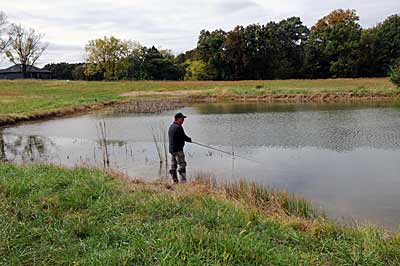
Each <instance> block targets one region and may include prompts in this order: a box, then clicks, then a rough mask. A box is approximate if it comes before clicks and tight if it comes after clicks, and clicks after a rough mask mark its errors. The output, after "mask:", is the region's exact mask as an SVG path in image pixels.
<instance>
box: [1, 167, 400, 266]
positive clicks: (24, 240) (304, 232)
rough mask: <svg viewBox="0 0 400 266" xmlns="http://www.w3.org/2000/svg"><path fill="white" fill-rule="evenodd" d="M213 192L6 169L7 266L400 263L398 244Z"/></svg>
mask: <svg viewBox="0 0 400 266" xmlns="http://www.w3.org/2000/svg"><path fill="white" fill-rule="evenodd" d="M209 189H210V187H209V186H206V185H203V186H202V185H201V184H187V185H184V186H177V187H172V188H171V187H169V186H165V185H160V184H158V185H157V184H145V183H143V184H142V183H139V184H133V183H129V184H128V183H126V181H119V180H116V179H113V178H112V177H111V176H109V175H107V174H105V173H102V172H99V171H95V170H90V169H83V168H77V169H73V170H67V169H61V168H57V167H54V166H44V165H34V166H23V167H22V166H15V165H13V164H0V214H1V215H0V264H1V265H60V264H65V265H400V238H399V237H398V236H397V237H396V236H394V235H388V234H384V232H382V231H380V230H379V229H376V228H373V227H366V228H360V229H351V228H345V227H342V226H339V225H336V224H334V223H332V222H327V221H322V220H317V219H311V220H307V219H304V218H302V217H296V216H287V217H286V219H283V218H282V220H280V219H277V218H276V217H275V218H274V216H273V215H272V214H271V215H269V214H267V213H268V212H266V211H265V210H260V209H259V208H258V207H257V206H256V205H254V204H251V203H248V204H249V205H246V204H247V203H245V202H242V201H240V200H238V199H239V198H240V197H239V196H237V198H236V199H233V198H230V197H229V196H227V195H228V194H229V193H227V194H226V195H225V196H222V195H219V193H213V192H212V191H210V190H209ZM235 191H236V192H237V193H236V192H235ZM239 191H243V190H238V189H235V190H234V191H233V192H232V191H231V192H232V193H233V194H235V195H239V194H240V193H239ZM228 192H229V191H228ZM234 192H235V193H234ZM258 193H261V191H258ZM256 198H257V197H256ZM258 198H263V197H258ZM284 221H286V222H284ZM290 221H292V222H290ZM299 223H303V224H304V225H307V226H305V227H304V226H299V225H298V224H299Z"/></svg>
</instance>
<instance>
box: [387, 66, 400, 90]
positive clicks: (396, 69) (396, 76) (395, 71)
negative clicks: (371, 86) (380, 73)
mask: <svg viewBox="0 0 400 266" xmlns="http://www.w3.org/2000/svg"><path fill="white" fill-rule="evenodd" d="M389 76H390V81H391V82H392V83H393V84H395V85H396V86H397V87H400V61H398V62H396V63H394V64H393V65H392V66H391V67H390V71H389Z"/></svg>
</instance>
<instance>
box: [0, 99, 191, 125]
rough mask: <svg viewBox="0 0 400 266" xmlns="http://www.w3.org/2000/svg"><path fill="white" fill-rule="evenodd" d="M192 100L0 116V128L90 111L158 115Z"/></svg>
mask: <svg viewBox="0 0 400 266" xmlns="http://www.w3.org/2000/svg"><path fill="white" fill-rule="evenodd" d="M193 101H194V100H193V99H192V98H190V97H189V98H176V97H175V98H170V99H161V98H160V99H148V98H140V100H139V99H123V100H120V101H108V102H101V103H95V104H89V105H82V106H76V107H67V108H61V109H57V110H54V111H48V112H41V113H33V114H27V115H24V114H12V115H5V116H1V115H0V128H2V127H8V126H13V125H17V124H21V123H26V122H34V121H42V120H50V119H54V118H59V117H67V116H75V115H81V114H85V113H89V112H92V111H97V110H102V109H105V108H110V110H109V111H110V112H111V113H126V112H134V113H159V112H163V111H168V110H172V109H177V108H180V107H183V106H184V104H185V103H186V104H188V103H190V102H193Z"/></svg>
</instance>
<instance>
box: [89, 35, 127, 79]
mask: <svg viewBox="0 0 400 266" xmlns="http://www.w3.org/2000/svg"><path fill="white" fill-rule="evenodd" d="M132 46H133V43H132V42H130V41H123V40H120V39H117V38H115V37H113V36H111V37H110V38H107V37H104V38H103V39H96V40H91V41H89V43H88V44H87V45H86V47H85V51H86V54H87V64H86V69H85V74H86V75H87V76H93V75H96V73H102V74H103V75H104V79H105V80H117V79H120V78H121V77H122V76H124V75H126V71H127V68H128V61H127V60H126V59H127V57H128V56H129V54H130V53H131V50H132V49H131V48H132Z"/></svg>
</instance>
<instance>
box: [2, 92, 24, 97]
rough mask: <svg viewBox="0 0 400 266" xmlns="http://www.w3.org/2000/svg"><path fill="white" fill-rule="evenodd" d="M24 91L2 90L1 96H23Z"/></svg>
mask: <svg viewBox="0 0 400 266" xmlns="http://www.w3.org/2000/svg"><path fill="white" fill-rule="evenodd" d="M21 95H22V93H20V92H1V91H0V97H1V96H21Z"/></svg>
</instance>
